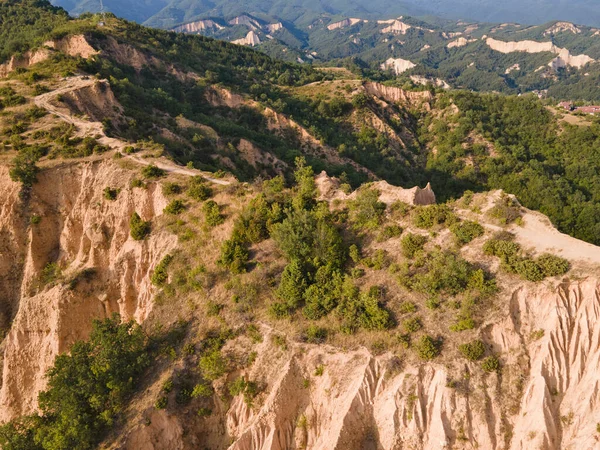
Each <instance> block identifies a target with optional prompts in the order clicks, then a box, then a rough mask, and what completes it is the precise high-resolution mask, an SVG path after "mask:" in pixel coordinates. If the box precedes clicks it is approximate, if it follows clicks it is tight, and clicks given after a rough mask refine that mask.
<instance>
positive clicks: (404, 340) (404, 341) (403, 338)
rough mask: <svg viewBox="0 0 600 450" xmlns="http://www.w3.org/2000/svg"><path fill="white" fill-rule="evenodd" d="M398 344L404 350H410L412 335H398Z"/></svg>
mask: <svg viewBox="0 0 600 450" xmlns="http://www.w3.org/2000/svg"><path fill="white" fill-rule="evenodd" d="M397 337H398V343H399V344H400V345H401V346H402V347H403V348H409V347H410V334H398V336H397Z"/></svg>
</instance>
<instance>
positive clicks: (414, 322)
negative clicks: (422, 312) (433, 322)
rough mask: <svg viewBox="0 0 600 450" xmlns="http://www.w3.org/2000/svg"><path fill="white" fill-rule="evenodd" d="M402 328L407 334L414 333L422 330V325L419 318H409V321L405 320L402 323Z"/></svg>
mask: <svg viewBox="0 0 600 450" xmlns="http://www.w3.org/2000/svg"><path fill="white" fill-rule="evenodd" d="M402 327H403V328H404V331H406V332H407V333H416V332H417V331H419V330H420V329H421V328H423V323H422V322H421V319H420V318H418V317H411V318H410V319H406V320H404V321H403V322H402Z"/></svg>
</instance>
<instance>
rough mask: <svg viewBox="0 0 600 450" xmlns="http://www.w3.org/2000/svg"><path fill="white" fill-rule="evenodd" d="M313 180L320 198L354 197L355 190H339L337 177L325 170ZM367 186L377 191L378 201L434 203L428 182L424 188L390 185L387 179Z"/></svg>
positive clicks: (329, 199)
mask: <svg viewBox="0 0 600 450" xmlns="http://www.w3.org/2000/svg"><path fill="white" fill-rule="evenodd" d="M315 182H316V184H317V188H318V190H319V198H320V199H321V200H328V201H331V200H336V199H338V200H348V199H352V198H355V197H356V192H353V193H351V194H345V193H344V192H342V191H341V190H340V181H339V180H338V179H337V178H333V177H329V176H328V175H327V173H326V172H325V171H323V172H321V173H320V174H319V175H318V176H317V177H316V179H315ZM369 187H370V188H371V189H375V190H377V191H379V201H381V202H383V203H385V204H386V205H391V204H392V203H395V202H397V201H401V202H404V203H407V204H409V205H433V204H435V194H434V192H433V189H431V184H429V183H427V186H426V187H425V189H421V188H420V187H418V186H415V187H413V188H411V189H404V188H401V187H398V186H392V185H391V184H389V183H388V182H387V181H377V182H374V183H371V184H370V185H369Z"/></svg>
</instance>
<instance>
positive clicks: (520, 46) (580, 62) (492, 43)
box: [485, 38, 594, 69]
mask: <svg viewBox="0 0 600 450" xmlns="http://www.w3.org/2000/svg"><path fill="white" fill-rule="evenodd" d="M485 42H486V44H487V45H488V46H489V47H490V48H491V49H492V50H495V51H497V52H500V53H513V52H526V53H541V52H549V53H554V54H556V55H558V56H557V57H556V58H555V59H553V60H552V61H551V62H550V63H549V64H548V65H549V66H550V67H551V68H552V69H557V68H559V67H565V66H572V67H577V68H581V67H583V66H585V65H586V64H588V63H591V62H594V59H593V58H590V57H589V56H587V55H577V56H575V55H571V53H570V52H569V50H567V49H564V48H559V47H557V46H555V45H554V44H553V43H552V42H536V41H516V42H504V41H499V40H497V39H494V38H487V39H486V41H485Z"/></svg>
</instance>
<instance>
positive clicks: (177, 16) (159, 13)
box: [54, 0, 600, 28]
mask: <svg viewBox="0 0 600 450" xmlns="http://www.w3.org/2000/svg"><path fill="white" fill-rule="evenodd" d="M54 3H55V4H56V5H59V6H62V7H64V8H65V9H67V10H68V11H69V12H71V13H73V14H79V13H82V12H85V11H98V10H99V9H100V0H55V1H54ZM104 5H105V8H106V9H107V10H108V11H111V12H113V13H115V14H116V15H118V16H121V17H125V18H127V19H130V20H134V21H137V22H140V23H145V24H146V25H150V26H154V27H161V28H170V27H172V26H175V25H177V24H179V23H182V22H189V21H192V20H196V19H198V18H203V17H210V16H217V17H229V16H235V15H239V14H241V13H244V12H246V13H251V14H258V15H261V14H265V15H268V16H271V17H277V18H279V19H281V20H286V21H290V22H294V23H296V24H297V25H300V26H301V25H306V24H308V23H309V22H311V21H312V20H314V18H315V17H316V16H318V15H320V14H329V15H333V16H335V15H341V16H355V15H358V16H360V17H364V18H382V17H388V18H391V17H395V16H398V15H400V14H403V15H411V16H427V15H431V16H438V17H443V18H446V19H467V20H476V21H483V22H518V23H521V24H542V23H546V22H549V21H552V20H561V21H570V22H575V23H578V24H583V25H588V26H597V27H600V7H599V5H598V1H597V0H504V1H498V0H428V1H422V0H404V1H392V2H390V1H387V0H330V1H328V2H324V1H321V0H245V1H236V0H104Z"/></svg>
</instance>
